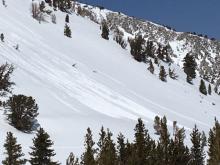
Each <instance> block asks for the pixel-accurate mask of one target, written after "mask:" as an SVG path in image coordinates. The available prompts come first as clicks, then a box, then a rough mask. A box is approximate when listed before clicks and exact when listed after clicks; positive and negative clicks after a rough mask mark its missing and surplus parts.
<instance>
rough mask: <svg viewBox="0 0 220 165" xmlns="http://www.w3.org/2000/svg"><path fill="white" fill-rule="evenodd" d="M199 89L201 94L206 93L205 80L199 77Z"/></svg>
mask: <svg viewBox="0 0 220 165" xmlns="http://www.w3.org/2000/svg"><path fill="white" fill-rule="evenodd" d="M199 91H200V92H201V93H202V94H204V95H207V90H206V85H205V82H204V81H203V80H202V79H201V82H200V86H199Z"/></svg>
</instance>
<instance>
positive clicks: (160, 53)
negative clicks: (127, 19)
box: [128, 35, 172, 63]
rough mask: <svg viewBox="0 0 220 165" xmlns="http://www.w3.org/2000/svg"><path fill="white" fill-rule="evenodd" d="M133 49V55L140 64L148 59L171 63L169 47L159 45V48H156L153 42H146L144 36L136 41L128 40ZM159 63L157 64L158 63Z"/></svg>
mask: <svg viewBox="0 0 220 165" xmlns="http://www.w3.org/2000/svg"><path fill="white" fill-rule="evenodd" d="M128 41H129V43H130V47H131V55H133V56H134V59H135V60H137V61H138V62H145V63H146V62H147V61H148V58H149V57H151V58H154V59H155V60H156V61H158V59H159V60H161V61H163V62H166V63H171V62H172V61H171V58H170V54H169V49H170V48H169V46H168V45H167V46H162V45H160V44H158V48H156V47H155V46H154V43H153V42H152V41H147V42H146V41H145V39H144V38H143V37H142V35H137V36H135V38H134V39H129V40H128ZM156 63H157V62H156Z"/></svg>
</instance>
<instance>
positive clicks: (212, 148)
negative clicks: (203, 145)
mask: <svg viewBox="0 0 220 165" xmlns="http://www.w3.org/2000/svg"><path fill="white" fill-rule="evenodd" d="M208 146H209V150H208V155H209V158H208V160H207V164H208V165H219V162H220V124H219V122H218V121H217V120H215V126H214V127H213V128H212V129H211V130H210V131H209V138H208Z"/></svg>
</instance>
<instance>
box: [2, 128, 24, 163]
mask: <svg viewBox="0 0 220 165" xmlns="http://www.w3.org/2000/svg"><path fill="white" fill-rule="evenodd" d="M4 147H5V150H6V152H5V153H4V154H5V155H6V158H5V160H3V161H2V164H3V165H23V164H25V163H26V160H25V159H23V158H22V157H23V156H24V154H23V153H22V148H21V145H20V144H17V139H16V138H15V137H14V136H13V134H12V133H11V132H7V137H6V142H5V144H4Z"/></svg>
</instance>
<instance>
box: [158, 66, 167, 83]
mask: <svg viewBox="0 0 220 165" xmlns="http://www.w3.org/2000/svg"><path fill="white" fill-rule="evenodd" d="M159 78H160V80H161V81H164V82H166V81H167V73H166V71H165V68H164V66H161V67H160V73H159Z"/></svg>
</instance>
